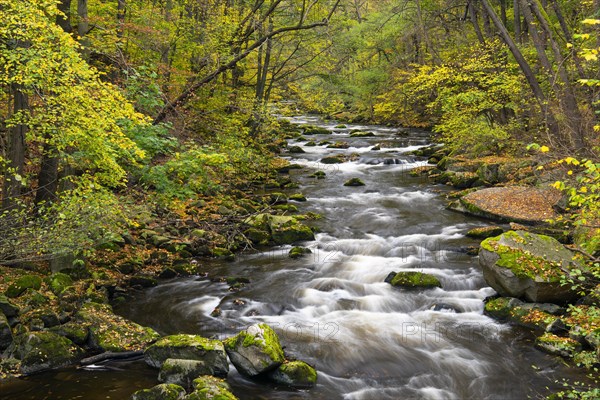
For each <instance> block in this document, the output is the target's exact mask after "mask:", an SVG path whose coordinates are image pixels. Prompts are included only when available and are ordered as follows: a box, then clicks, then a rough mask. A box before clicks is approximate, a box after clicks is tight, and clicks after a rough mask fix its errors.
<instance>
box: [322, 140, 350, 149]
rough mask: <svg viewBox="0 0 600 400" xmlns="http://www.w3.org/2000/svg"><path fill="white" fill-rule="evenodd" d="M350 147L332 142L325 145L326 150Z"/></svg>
mask: <svg viewBox="0 0 600 400" xmlns="http://www.w3.org/2000/svg"><path fill="white" fill-rule="evenodd" d="M349 147H350V145H349V144H348V143H346V142H333V143H331V144H328V145H327V148H328V149H347V148H349Z"/></svg>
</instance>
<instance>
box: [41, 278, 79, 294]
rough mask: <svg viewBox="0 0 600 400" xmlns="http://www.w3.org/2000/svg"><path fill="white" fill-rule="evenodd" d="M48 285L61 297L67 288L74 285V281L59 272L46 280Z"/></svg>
mask: <svg viewBox="0 0 600 400" xmlns="http://www.w3.org/2000/svg"><path fill="white" fill-rule="evenodd" d="M46 284H47V285H48V287H49V288H50V290H51V291H52V293H54V294H55V295H57V296H58V295H60V294H61V293H62V292H63V291H64V290H65V289H66V288H68V287H69V286H72V285H73V279H72V278H71V277H70V276H69V275H67V274H63V273H62V272H57V273H54V274H52V275H50V276H49V277H47V278H46Z"/></svg>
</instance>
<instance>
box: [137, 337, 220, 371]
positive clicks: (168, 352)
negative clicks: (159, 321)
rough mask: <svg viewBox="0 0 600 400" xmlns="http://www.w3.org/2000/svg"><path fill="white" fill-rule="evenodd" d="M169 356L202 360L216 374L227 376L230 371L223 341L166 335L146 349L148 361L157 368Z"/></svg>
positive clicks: (145, 354) (145, 353) (145, 355)
mask: <svg viewBox="0 0 600 400" xmlns="http://www.w3.org/2000/svg"><path fill="white" fill-rule="evenodd" d="M169 358H173V359H183V360H197V361H202V362H204V364H205V366H206V367H207V368H208V369H209V370H210V371H212V372H211V374H212V375H216V376H227V373H228V372H229V363H228V362H227V355H226V354H225V349H224V348H223V343H221V342H220V341H218V340H210V339H207V338H204V337H202V336H197V335H184V334H181V335H172V336H165V337H163V338H162V339H160V340H158V341H157V342H156V343H154V344H153V345H151V346H150V347H148V348H147V349H146V350H145V351H144V359H145V361H146V363H147V364H148V365H150V366H152V367H155V368H160V367H162V365H163V364H164V362H165V361H166V360H168V359H169Z"/></svg>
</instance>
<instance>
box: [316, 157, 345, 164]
mask: <svg viewBox="0 0 600 400" xmlns="http://www.w3.org/2000/svg"><path fill="white" fill-rule="evenodd" d="M343 162H344V160H343V159H342V158H341V157H336V156H331V157H323V158H321V163H323V164H342V163H343Z"/></svg>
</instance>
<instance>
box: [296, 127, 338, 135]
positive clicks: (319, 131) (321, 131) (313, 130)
mask: <svg viewBox="0 0 600 400" xmlns="http://www.w3.org/2000/svg"><path fill="white" fill-rule="evenodd" d="M331 133H332V132H331V131H330V130H329V129H327V128H322V127H320V126H311V125H307V126H305V127H304V131H303V132H302V134H303V135H331Z"/></svg>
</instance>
